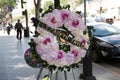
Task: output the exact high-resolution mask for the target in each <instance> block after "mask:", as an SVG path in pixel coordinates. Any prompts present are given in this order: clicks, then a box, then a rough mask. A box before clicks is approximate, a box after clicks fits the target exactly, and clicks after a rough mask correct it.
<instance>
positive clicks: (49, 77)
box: [36, 67, 76, 80]
mask: <svg viewBox="0 0 120 80" xmlns="http://www.w3.org/2000/svg"><path fill="white" fill-rule="evenodd" d="M43 69H44V68H43V67H41V68H40V70H39V73H38V76H37V79H36V80H58V72H59V71H58V70H57V71H56V72H55V73H54V71H48V75H45V76H44V79H41V74H42V72H43ZM70 71H71V73H72V77H73V79H72V80H76V78H75V74H74V70H73V69H71V70H70ZM61 72H63V75H64V80H68V76H67V71H66V70H64V71H61ZM54 74H55V75H54ZM53 75H54V77H53Z"/></svg>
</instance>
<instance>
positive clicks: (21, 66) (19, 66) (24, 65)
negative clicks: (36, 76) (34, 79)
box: [11, 63, 29, 69]
mask: <svg viewBox="0 0 120 80" xmlns="http://www.w3.org/2000/svg"><path fill="white" fill-rule="evenodd" d="M11 67H13V68H14V69H18V68H25V67H29V66H28V65H27V64H26V63H25V64H24V63H18V64H16V65H11Z"/></svg>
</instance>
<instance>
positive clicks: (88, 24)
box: [86, 22, 110, 26]
mask: <svg viewBox="0 0 120 80" xmlns="http://www.w3.org/2000/svg"><path fill="white" fill-rule="evenodd" d="M95 25H110V24H108V23H105V22H94V23H87V24H86V26H95Z"/></svg>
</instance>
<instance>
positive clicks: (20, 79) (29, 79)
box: [16, 75, 36, 80]
mask: <svg viewBox="0 0 120 80" xmlns="http://www.w3.org/2000/svg"><path fill="white" fill-rule="evenodd" d="M16 78H17V79H18V80H36V78H35V75H32V76H28V77H16Z"/></svg>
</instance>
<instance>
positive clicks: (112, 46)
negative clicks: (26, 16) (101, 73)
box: [87, 23, 120, 62]
mask: <svg viewBox="0 0 120 80" xmlns="http://www.w3.org/2000/svg"><path fill="white" fill-rule="evenodd" d="M90 26H92V27H93V30H92V36H93V39H92V43H93V45H92V53H93V57H92V58H93V61H94V62H100V61H101V60H102V59H103V58H109V59H113V58H120V29H118V28H116V27H115V26H113V25H110V24H107V23H94V24H87V27H90Z"/></svg>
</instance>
